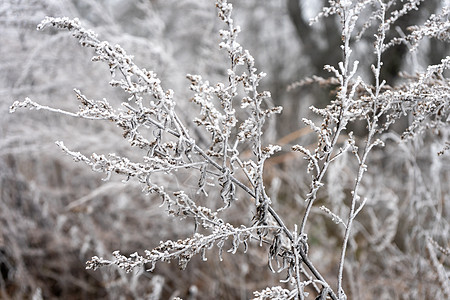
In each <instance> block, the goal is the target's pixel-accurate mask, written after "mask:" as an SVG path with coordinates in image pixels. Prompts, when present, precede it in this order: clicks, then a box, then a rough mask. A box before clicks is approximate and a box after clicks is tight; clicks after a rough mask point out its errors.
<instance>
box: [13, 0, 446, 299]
mask: <svg viewBox="0 0 450 300" xmlns="http://www.w3.org/2000/svg"><path fill="white" fill-rule="evenodd" d="M420 2H421V1H413V0H411V1H406V2H405V3H404V5H403V7H402V8H401V9H400V10H392V9H391V7H392V5H393V4H394V1H382V0H360V1H350V0H342V1H332V0H330V1H329V6H328V7H325V8H324V9H323V10H322V12H321V13H319V15H318V16H317V17H316V18H315V19H314V20H313V22H318V21H319V20H320V18H323V17H329V16H331V15H338V17H339V20H340V26H341V38H342V45H341V51H342V61H341V62H340V63H339V64H338V65H337V66H331V65H326V66H325V70H327V71H329V72H330V74H331V78H330V79H328V80H324V79H323V78H315V79H317V81H320V82H324V81H326V82H328V83H330V84H332V85H335V86H337V88H336V89H335V97H334V99H332V100H331V101H330V103H329V104H328V105H327V106H326V107H324V108H316V107H311V110H312V111H313V112H314V113H315V114H317V115H318V116H319V118H320V119H321V121H320V123H317V122H315V121H313V120H310V119H306V118H305V119H303V121H304V123H305V124H306V125H307V126H309V127H310V128H311V130H312V131H313V132H314V133H315V134H316V135H317V144H316V146H315V148H314V149H309V148H308V147H306V146H302V145H295V146H293V147H292V150H293V151H296V152H300V153H301V154H302V155H303V156H304V159H305V160H306V161H307V168H306V170H305V172H307V173H308V174H310V183H309V191H308V192H307V194H306V199H305V202H306V208H305V210H304V212H299V214H298V220H295V223H294V224H296V225H294V226H293V228H289V227H288V226H287V225H285V224H286V223H287V222H286V221H285V220H284V219H283V217H282V216H281V215H280V214H279V213H278V212H277V211H276V209H274V205H273V203H272V200H271V199H270V197H269V196H268V194H267V192H266V184H265V182H264V177H263V171H264V166H265V162H266V161H267V160H268V159H269V158H270V157H271V156H272V155H274V154H275V153H276V152H278V151H280V150H281V147H280V146H277V145H273V144H270V143H266V141H265V140H264V136H263V133H264V129H265V127H266V125H267V124H266V121H267V119H268V118H269V117H271V116H272V115H274V114H278V113H280V112H281V110H282V109H281V107H272V106H271V105H270V102H269V101H268V99H269V98H270V97H271V95H270V93H269V92H268V91H260V90H259V88H258V87H259V84H260V81H261V80H262V79H263V78H264V77H265V75H266V74H265V73H263V72H258V70H257V68H256V67H255V61H254V58H253V57H252V56H251V55H250V53H249V51H247V50H245V49H244V48H243V47H242V46H241V45H240V44H239V43H238V42H237V37H238V34H239V32H240V27H239V26H237V25H235V24H234V21H233V19H232V17H231V12H232V5H231V4H229V3H227V1H226V0H217V1H216V6H217V9H218V13H219V17H220V19H221V20H222V21H223V22H224V24H225V29H223V30H221V31H220V36H221V38H222V42H221V43H220V48H221V49H223V50H224V51H226V52H227V54H228V58H229V68H228V70H227V75H228V77H227V79H226V80H225V83H222V82H219V83H217V84H210V82H209V81H207V80H204V79H203V78H202V77H201V76H200V75H191V74H188V75H187V78H188V79H189V81H190V83H191V86H190V88H191V90H192V92H193V93H194V96H193V97H192V99H191V101H192V102H193V103H194V104H196V105H197V106H198V109H199V116H198V117H196V118H195V119H194V120H193V123H194V124H195V125H197V126H198V127H199V130H197V131H196V132H197V133H196V134H194V133H192V132H193V131H194V130H193V128H194V127H193V126H192V125H193V124H189V123H186V122H185V121H183V120H182V118H181V117H180V116H179V114H178V111H177V101H179V100H176V95H175V94H174V92H173V91H172V90H170V89H169V90H164V88H163V86H162V82H161V80H160V79H159V78H158V77H157V75H156V74H155V73H154V72H153V71H149V70H146V69H143V68H140V67H138V66H137V65H136V64H135V63H134V61H133V57H132V56H130V55H128V54H127V53H126V52H125V50H124V49H123V48H122V47H120V46H118V45H115V46H113V45H111V44H109V43H108V42H106V41H101V40H100V39H98V37H97V35H96V34H95V33H94V32H92V31H90V30H87V29H85V28H84V27H82V26H81V24H80V22H79V21H78V20H77V19H73V20H72V19H69V18H50V17H47V18H45V19H44V20H43V21H42V23H41V24H40V25H39V26H38V29H44V28H45V27H46V26H53V27H56V28H59V29H65V30H68V31H70V32H72V35H73V36H74V37H75V38H76V39H78V41H79V43H80V44H81V45H82V46H83V47H88V48H93V49H94V51H95V53H96V55H95V56H94V57H93V61H101V62H105V63H106V64H107V65H108V66H109V68H110V71H111V75H112V77H113V79H112V80H111V81H110V84H111V86H113V87H117V88H120V89H122V90H123V91H124V92H125V93H127V94H128V99H127V102H124V103H122V107H121V108H114V107H113V106H112V105H111V104H110V103H109V102H108V101H107V100H106V99H103V100H91V99H88V97H86V96H85V95H84V94H82V92H81V91H79V90H75V94H76V97H77V98H78V100H79V101H80V110H79V111H78V112H68V111H64V110H61V109H55V108H51V107H48V106H43V105H40V104H38V103H36V102H34V101H32V100H31V99H29V98H27V99H26V100H25V101H22V102H19V101H16V102H14V103H13V105H12V106H11V108H10V111H11V112H13V111H15V110H16V109H17V108H20V107H25V108H30V109H45V110H49V111H54V112H57V113H62V114H65V115H69V116H73V117H78V118H84V119H90V120H108V121H111V122H113V123H115V124H116V125H117V126H118V127H119V128H120V129H122V131H123V136H124V138H125V139H127V141H128V142H129V143H130V145H131V146H133V147H137V148H139V149H140V150H141V151H142V152H141V153H142V154H143V155H142V159H141V161H133V160H132V159H131V158H128V157H124V156H120V155H117V154H115V153H110V154H95V153H94V154H92V155H91V156H86V155H84V154H82V153H79V152H76V151H72V150H70V149H69V148H68V147H66V146H65V144H64V143H63V142H57V145H58V146H59V147H60V148H61V149H62V150H63V151H64V152H65V153H66V154H68V155H69V156H71V157H72V158H73V159H74V160H75V161H78V162H83V163H85V164H86V165H88V166H90V167H91V168H92V170H93V171H95V172H100V173H105V174H106V179H109V178H110V177H111V176H112V175H113V174H114V173H117V174H121V175H123V176H125V177H126V179H127V180H128V179H130V178H135V179H137V180H138V181H139V182H140V183H141V184H142V186H143V192H145V193H148V194H157V195H159V196H160V197H161V199H162V201H163V205H165V207H166V209H167V212H168V214H169V215H171V216H174V217H177V218H183V219H185V218H188V219H192V220H193V222H194V223H195V232H194V233H193V235H192V236H190V237H188V238H185V239H182V240H177V241H172V240H167V241H162V242H161V243H160V245H159V246H157V247H156V248H154V249H152V250H145V251H144V253H143V254H139V253H138V252H136V253H133V254H131V255H128V256H127V255H123V254H121V253H120V252H119V251H114V252H113V257H112V258H110V259H105V258H103V257H98V256H94V257H92V259H91V260H89V261H88V262H87V268H88V269H93V270H96V269H98V268H99V267H102V266H107V265H117V266H118V267H119V268H121V269H124V270H126V271H127V272H130V271H132V270H133V269H135V268H144V267H145V268H146V269H147V270H149V271H152V270H153V269H154V268H155V266H156V264H157V263H158V262H170V261H172V260H176V261H178V264H179V266H180V267H181V268H182V269H183V268H185V267H186V266H187V264H188V263H189V261H190V260H191V258H192V257H193V256H194V255H196V254H200V255H201V256H202V257H203V259H204V260H206V251H207V250H209V249H211V248H212V247H214V246H217V247H218V248H219V257H220V259H222V250H223V248H224V247H226V249H228V252H231V253H236V252H237V251H238V249H239V248H240V247H241V246H243V249H244V251H246V250H247V248H248V244H249V243H250V242H252V241H256V242H259V244H260V245H263V244H267V245H268V247H269V249H268V265H269V268H270V269H271V270H272V271H274V272H282V271H286V274H287V278H286V279H285V280H284V282H285V283H287V284H286V285H285V287H281V286H274V287H268V288H266V289H264V290H262V291H257V292H255V293H254V296H255V297H256V299H305V298H308V296H309V295H313V297H317V298H316V299H327V298H331V299H341V300H342V299H347V295H346V292H345V288H344V286H345V285H346V284H345V280H344V279H345V277H344V270H345V267H346V258H347V252H348V248H349V244H350V243H351V241H352V230H353V228H354V226H355V223H356V218H357V216H358V215H359V214H360V213H361V212H362V211H363V210H364V207H365V206H366V205H367V204H368V203H370V201H371V199H370V195H369V194H368V193H365V192H364V186H363V184H364V181H363V179H364V178H365V174H366V173H367V172H368V171H369V168H370V167H369V165H368V162H369V161H370V155H369V154H370V153H371V152H372V151H373V150H374V149H375V148H376V147H379V146H381V147H383V146H384V144H385V141H386V140H388V139H389V138H390V136H391V135H390V134H391V133H390V128H391V125H392V124H393V123H395V122H396V121H397V120H399V119H401V118H403V117H404V116H407V115H408V116H411V118H412V120H411V122H410V125H409V127H408V128H407V129H406V130H405V131H404V133H403V134H402V138H404V139H407V138H414V136H416V135H418V134H420V133H423V132H424V131H425V130H426V129H430V128H431V129H433V130H434V131H437V132H445V133H446V134H448V125H449V124H448V123H449V121H448V118H449V114H448V112H449V108H450V104H449V103H450V89H449V86H450V85H449V79H448V78H447V77H446V76H445V72H446V70H448V68H449V67H450V63H449V62H450V57H445V58H443V59H442V61H441V63H440V64H438V65H433V66H429V67H428V68H427V69H426V71H424V72H422V73H418V74H414V75H412V76H409V77H406V78H405V81H404V82H403V83H401V84H400V85H399V86H395V87H393V86H389V85H387V84H386V82H385V81H383V80H382V78H381V69H382V66H383V59H382V58H383V53H384V52H385V51H386V49H387V48H389V47H393V46H395V44H397V43H400V42H403V43H408V44H411V45H412V47H411V48H412V50H414V51H415V50H416V49H417V44H418V42H419V41H420V39H422V38H423V37H432V38H437V39H439V40H442V41H448V40H449V30H448V28H449V26H448V21H447V20H448V14H449V10H448V8H445V9H444V10H443V12H442V14H441V15H438V16H435V15H433V16H431V17H430V19H429V20H428V21H427V22H426V23H425V25H424V26H418V27H412V28H411V30H412V33H411V34H410V35H408V36H406V37H404V38H398V39H394V40H391V41H389V40H386V39H387V38H386V33H387V32H388V31H389V30H391V28H392V27H393V26H394V24H395V22H396V21H397V20H398V19H399V18H400V17H402V16H403V15H405V14H406V13H408V12H409V11H411V10H415V9H417V8H418V6H419V4H420ZM370 8H373V9H374V13H373V18H372V19H371V20H370V21H371V22H372V23H374V24H375V25H373V24H371V22H366V23H364V24H363V25H360V24H359V23H360V20H359V17H360V15H361V14H362V12H363V11H364V10H366V9H370ZM371 26H375V28H376V34H375V35H374V56H373V57H374V61H375V62H374V64H372V66H371V72H372V78H371V79H370V80H363V79H362V77H361V76H360V75H359V74H360V72H361V71H360V70H359V69H358V66H359V62H358V61H357V60H355V59H354V58H353V56H352V52H353V49H354V48H355V47H356V45H357V44H358V42H359V38H360V36H361V35H362V34H363V33H364V32H365V31H367V30H369V29H370V27H371ZM116 76H117V77H118V78H116ZM300 85H301V84H300ZM361 123H362V124H364V125H365V129H366V130H365V131H366V132H365V136H364V138H363V141H362V142H360V141H357V138H356V137H355V135H354V134H353V132H351V131H350V130H349V129H348V128H350V127H351V126H354V124H361ZM198 133H199V134H201V135H202V139H199V138H198ZM206 141H207V142H206ZM247 149H249V150H250V151H247V152H250V153H251V154H250V155H248V154H247V153H246V154H245V155H244V152H245V151H246V150H247ZM446 150H448V143H447V144H446V145H443V146H442V149H441V150H440V151H439V154H441V155H446ZM344 158H345V159H346V160H350V159H351V158H353V160H354V161H355V165H356V166H357V167H356V171H355V173H354V177H353V179H354V181H353V184H352V186H351V187H350V189H349V193H348V194H346V195H344V196H342V195H341V196H340V197H344V198H345V197H347V199H346V200H347V201H346V204H344V203H342V207H340V208H339V210H338V211H336V210H335V209H333V207H332V206H329V205H328V204H327V203H326V202H325V205H321V206H320V210H321V211H322V212H323V213H325V214H326V215H328V216H329V217H330V218H331V219H332V221H334V222H335V223H336V224H337V225H338V228H339V230H340V231H341V251H340V255H339V262H338V264H337V267H336V269H337V274H336V275H335V276H334V277H335V278H337V279H336V280H333V279H331V278H330V275H329V274H327V275H324V271H322V270H319V269H318V268H317V267H316V264H315V263H314V262H313V260H312V259H311V253H310V252H311V251H312V250H310V248H311V247H310V246H311V245H310V242H309V240H308V236H309V235H308V224H309V223H310V222H308V221H309V220H310V219H311V213H312V212H313V208H314V207H315V204H316V203H317V202H318V201H319V200H318V195H319V192H320V191H321V190H323V188H324V186H325V185H326V180H327V176H328V171H329V169H330V168H332V167H333V164H336V163H337V162H339V161H341V160H343V159H344ZM179 170H189V171H192V173H193V174H194V176H195V178H196V188H195V191H189V190H182V189H177V188H175V187H174V186H173V185H171V184H170V182H167V181H166V180H165V178H166V176H163V175H171V176H175V177H178V176H179V175H178V171H179ZM158 175H160V177H158ZM214 191H218V193H219V195H220V199H221V204H220V205H217V203H215V201H214V199H215V194H214ZM331 197H333V195H331ZM210 198H214V199H212V200H211V201H212V202H214V203H213V205H210V206H209V207H208V206H206V205H205V204H203V203H204V202H206V201H204V200H205V199H210ZM242 198H251V199H253V201H254V209H253V211H254V214H253V217H252V218H251V219H249V220H246V219H245V218H244V216H243V217H242V221H241V224H238V225H235V224H231V223H230V222H227V221H226V220H225V218H224V217H222V216H221V214H222V213H223V211H224V210H226V209H228V208H229V207H231V206H233V205H234V204H235V202H236V201H239V200H238V199H242ZM330 200H331V201H330V202H332V201H333V199H330ZM217 207H219V208H218V209H217ZM329 207H331V209H330V208H329ZM433 238H434V237H430V236H428V237H427V244H426V245H427V251H428V253H429V256H430V262H431V266H432V268H433V269H434V270H435V272H436V274H437V275H438V280H439V284H440V286H441V287H442V289H441V293H442V295H446V296H448V276H447V275H446V271H445V266H444V264H443V263H442V262H441V261H440V260H439V259H437V254H436V249H437V250H438V251H440V252H441V253H443V254H444V255H447V254H448V253H447V254H445V253H446V251H447V250H446V249H445V248H444V247H442V246H439V244H438V243H437V242H436V241H435V240H434V239H433ZM447 252H448V251H447ZM334 282H336V284H335V285H334ZM349 284H350V285H351V283H349ZM446 287H447V288H446Z"/></svg>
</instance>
